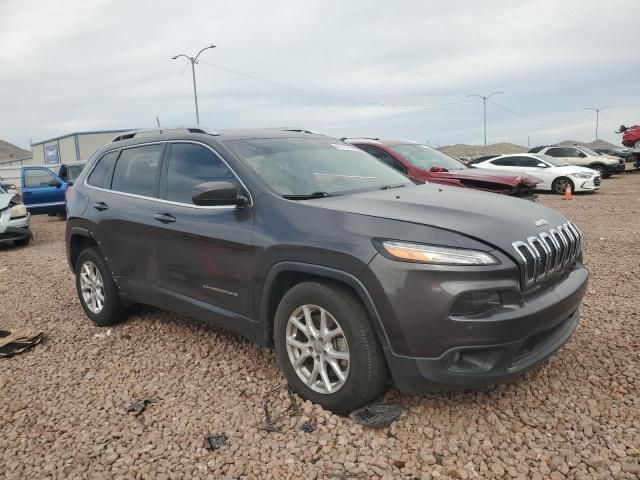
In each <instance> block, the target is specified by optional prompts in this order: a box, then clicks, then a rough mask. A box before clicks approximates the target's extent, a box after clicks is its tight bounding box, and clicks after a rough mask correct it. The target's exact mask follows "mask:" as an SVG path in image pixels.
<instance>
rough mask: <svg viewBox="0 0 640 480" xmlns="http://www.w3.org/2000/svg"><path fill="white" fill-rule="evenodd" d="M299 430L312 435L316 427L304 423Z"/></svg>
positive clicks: (309, 423)
mask: <svg viewBox="0 0 640 480" xmlns="http://www.w3.org/2000/svg"><path fill="white" fill-rule="evenodd" d="M300 430H302V431H303V432H305V433H313V432H315V431H316V426H315V425H314V424H313V423H311V422H304V423H303V424H302V427H301V428H300Z"/></svg>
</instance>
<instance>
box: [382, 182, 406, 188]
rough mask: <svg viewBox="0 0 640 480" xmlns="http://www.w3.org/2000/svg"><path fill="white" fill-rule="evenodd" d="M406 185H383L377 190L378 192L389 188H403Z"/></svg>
mask: <svg viewBox="0 0 640 480" xmlns="http://www.w3.org/2000/svg"><path fill="white" fill-rule="evenodd" d="M405 185H406V184H405V183H399V184H398V185H383V186H382V187H380V188H379V190H389V189H391V188H400V187H404V186H405Z"/></svg>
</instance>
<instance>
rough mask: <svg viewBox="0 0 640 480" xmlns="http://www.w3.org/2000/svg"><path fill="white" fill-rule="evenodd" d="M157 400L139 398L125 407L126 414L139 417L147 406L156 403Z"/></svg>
mask: <svg viewBox="0 0 640 480" xmlns="http://www.w3.org/2000/svg"><path fill="white" fill-rule="evenodd" d="M157 401H158V400H157V399H156V398H152V397H145V398H141V399H140V400H136V401H135V402H133V403H132V404H130V405H129V406H128V407H127V412H129V413H133V414H134V415H140V414H141V413H142V412H143V411H144V409H145V408H147V405H149V404H151V403H156V402H157Z"/></svg>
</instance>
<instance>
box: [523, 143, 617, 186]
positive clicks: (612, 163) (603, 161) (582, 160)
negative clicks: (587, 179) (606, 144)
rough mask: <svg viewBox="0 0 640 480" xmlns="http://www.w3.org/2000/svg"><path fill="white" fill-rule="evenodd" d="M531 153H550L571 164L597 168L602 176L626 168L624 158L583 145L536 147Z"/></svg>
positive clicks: (607, 176) (606, 176) (608, 175)
mask: <svg viewBox="0 0 640 480" xmlns="http://www.w3.org/2000/svg"><path fill="white" fill-rule="evenodd" d="M529 153H538V154H543V155H549V156H551V157H554V158H558V159H560V160H564V161H565V162H567V163H568V164H570V165H577V166H579V167H587V168H590V169H592V170H596V171H598V172H599V173H600V177H602V178H609V177H610V176H611V175H613V174H615V173H624V170H625V166H624V160H623V159H621V158H618V157H611V156H609V155H602V154H600V153H597V152H594V151H593V150H591V149H590V148H587V147H583V146H582V145H574V146H572V147H556V146H550V147H536V148H532V149H531V150H529Z"/></svg>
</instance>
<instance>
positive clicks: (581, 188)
mask: <svg viewBox="0 0 640 480" xmlns="http://www.w3.org/2000/svg"><path fill="white" fill-rule="evenodd" d="M571 180H572V181H573V182H574V183H575V186H576V192H590V191H592V190H598V189H599V188H600V186H601V185H602V179H601V178H600V177H599V176H598V177H593V178H592V179H588V180H585V179H584V178H575V177H572V178H571Z"/></svg>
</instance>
